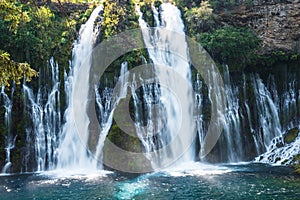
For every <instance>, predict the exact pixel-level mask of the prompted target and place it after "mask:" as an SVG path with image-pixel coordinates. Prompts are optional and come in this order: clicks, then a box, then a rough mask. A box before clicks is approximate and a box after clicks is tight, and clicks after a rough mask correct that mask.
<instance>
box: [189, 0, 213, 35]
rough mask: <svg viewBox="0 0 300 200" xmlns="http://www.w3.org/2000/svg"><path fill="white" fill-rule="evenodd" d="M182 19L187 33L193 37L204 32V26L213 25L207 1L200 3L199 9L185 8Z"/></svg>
mask: <svg viewBox="0 0 300 200" xmlns="http://www.w3.org/2000/svg"><path fill="white" fill-rule="evenodd" d="M184 18H185V20H186V24H187V30H188V33H189V34H190V35H191V36H193V35H195V34H196V33H200V32H202V31H205V26H207V25H208V26H209V25H211V24H212V23H213V9H212V8H211V5H210V4H209V2H208V1H202V2H201V6H200V7H192V8H191V9H188V8H186V7H185V9H184Z"/></svg>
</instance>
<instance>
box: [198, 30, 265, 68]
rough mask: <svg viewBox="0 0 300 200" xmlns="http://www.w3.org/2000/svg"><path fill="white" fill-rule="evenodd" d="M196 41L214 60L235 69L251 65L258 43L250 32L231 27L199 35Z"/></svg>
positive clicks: (256, 38)
mask: <svg viewBox="0 0 300 200" xmlns="http://www.w3.org/2000/svg"><path fill="white" fill-rule="evenodd" d="M197 39H198V40H199V42H200V43H201V44H202V46H203V47H204V48H205V49H206V50H207V51H208V52H209V53H210V54H211V56H212V57H213V58H214V59H217V61H219V62H220V63H226V64H229V65H231V66H235V67H242V66H245V65H247V64H251V63H252V62H253V59H254V53H255V50H256V49H257V47H258V46H259V43H260V40H259V38H258V37H257V36H256V35H254V34H253V33H252V32H251V31H250V30H248V29H245V28H234V27H231V26H227V27H223V28H220V29H217V30H214V31H212V32H207V33H200V34H198V36H197Z"/></svg>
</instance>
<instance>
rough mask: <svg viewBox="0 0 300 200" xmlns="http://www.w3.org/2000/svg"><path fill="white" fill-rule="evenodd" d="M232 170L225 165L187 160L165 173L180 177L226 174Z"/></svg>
mask: <svg viewBox="0 0 300 200" xmlns="http://www.w3.org/2000/svg"><path fill="white" fill-rule="evenodd" d="M231 171H232V170H230V169H229V168H227V167H224V166H217V165H212V164H204V163H199V162H187V163H183V164H181V165H179V166H176V167H174V168H169V169H167V170H165V173H167V174H169V175H170V176H174V177H179V176H203V175H214V174H224V173H228V172H231Z"/></svg>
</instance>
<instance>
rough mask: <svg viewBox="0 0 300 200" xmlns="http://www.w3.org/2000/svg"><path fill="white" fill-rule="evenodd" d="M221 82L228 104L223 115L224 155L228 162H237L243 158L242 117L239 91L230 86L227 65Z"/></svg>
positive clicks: (235, 87)
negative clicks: (222, 82) (223, 85)
mask: <svg viewBox="0 0 300 200" xmlns="http://www.w3.org/2000/svg"><path fill="white" fill-rule="evenodd" d="M223 80H224V84H225V91H226V92H225V93H226V96H227V103H228V105H227V110H226V114H225V121H226V123H225V126H224V131H223V134H224V136H225V144H226V148H225V149H224V151H227V152H226V154H225V156H226V157H227V158H226V160H228V161H229V162H237V161H240V160H241V159H242V158H243V145H242V144H243V143H242V140H241V137H242V136H241V134H242V133H243V127H242V120H243V115H242V114H241V112H240V103H239V98H237V97H238V96H239V92H240V91H239V88H238V87H237V86H235V85H233V84H231V81H230V75H229V69H228V66H227V65H225V66H224V78H223Z"/></svg>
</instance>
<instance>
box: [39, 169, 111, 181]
mask: <svg viewBox="0 0 300 200" xmlns="http://www.w3.org/2000/svg"><path fill="white" fill-rule="evenodd" d="M112 173H113V172H111V171H106V170H95V171H91V170H82V169H77V170H53V171H45V172H42V173H40V174H39V175H41V176H46V177H49V178H58V179H63V178H72V179H85V180H93V179H98V178H101V177H105V176H107V175H108V174H112Z"/></svg>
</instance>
